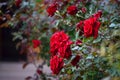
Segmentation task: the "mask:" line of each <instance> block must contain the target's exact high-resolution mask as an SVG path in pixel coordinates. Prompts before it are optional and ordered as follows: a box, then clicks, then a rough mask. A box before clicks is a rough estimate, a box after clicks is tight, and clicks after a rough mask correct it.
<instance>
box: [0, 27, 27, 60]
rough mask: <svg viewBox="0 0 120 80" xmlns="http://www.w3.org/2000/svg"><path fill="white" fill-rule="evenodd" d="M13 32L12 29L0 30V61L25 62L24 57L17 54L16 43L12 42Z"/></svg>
mask: <svg viewBox="0 0 120 80" xmlns="http://www.w3.org/2000/svg"><path fill="white" fill-rule="evenodd" d="M14 31H15V30H14V29H12V28H0V61H21V60H25V58H26V56H25V55H21V54H19V49H16V43H17V42H18V41H12V39H13V35H12V34H11V33H12V32H14Z"/></svg>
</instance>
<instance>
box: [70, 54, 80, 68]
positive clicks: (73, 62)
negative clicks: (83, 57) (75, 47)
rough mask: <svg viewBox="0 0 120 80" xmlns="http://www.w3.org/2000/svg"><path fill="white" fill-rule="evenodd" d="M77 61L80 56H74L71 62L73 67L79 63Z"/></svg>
mask: <svg viewBox="0 0 120 80" xmlns="http://www.w3.org/2000/svg"><path fill="white" fill-rule="evenodd" d="M79 60H80V56H79V55H76V56H75V58H74V59H73V60H72V61H71V64H72V65H73V66H76V65H77V63H78V62H79Z"/></svg>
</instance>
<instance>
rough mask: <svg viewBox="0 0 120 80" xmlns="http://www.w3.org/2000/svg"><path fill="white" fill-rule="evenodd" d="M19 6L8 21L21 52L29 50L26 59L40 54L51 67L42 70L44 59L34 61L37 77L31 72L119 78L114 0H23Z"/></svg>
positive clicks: (75, 78) (82, 79)
mask: <svg viewBox="0 0 120 80" xmlns="http://www.w3.org/2000/svg"><path fill="white" fill-rule="evenodd" d="M28 3H29V4H28ZM19 6H20V8H19V10H18V11H17V12H16V13H15V15H14V16H13V18H12V19H11V20H10V21H9V22H8V23H9V24H10V25H11V26H14V27H15V28H17V30H18V31H16V32H14V33H13V35H14V38H13V40H16V39H19V40H20V42H18V44H19V45H20V47H21V52H22V53H26V54H28V55H30V56H32V60H30V61H29V60H28V61H27V63H26V64H29V63H33V64H34V65H35V64H36V63H35V61H36V60H38V59H36V58H34V57H42V59H44V61H45V62H46V63H48V62H49V64H48V65H50V69H51V70H52V73H51V74H49V75H46V74H45V73H44V72H43V71H42V69H39V68H41V66H42V67H43V65H44V63H43V64H42V65H39V66H38V67H37V70H36V73H37V75H36V77H35V78H33V77H29V78H32V79H33V80H39V79H43V80H48V79H49V77H54V78H55V79H59V80H67V79H68V80H101V79H102V78H104V77H107V76H110V77H111V79H113V80H115V79H117V78H119V76H120V66H119V65H120V63H119V61H120V60H119V57H120V54H119V52H120V40H119V39H120V33H119V31H120V24H119V21H120V17H119V15H120V12H119V7H120V6H119V1H118V0H108V1H106V0H102V1H100V0H99V1H98V0H44V1H43V0H36V1H33V0H29V1H26V0H25V1H24V0H23V1H22V2H21V3H20V5H19ZM38 40H39V41H38ZM40 41H41V42H40ZM48 45H49V46H48ZM32 47H34V48H32ZM35 53H38V55H36V54H35ZM26 64H24V66H26ZM38 74H39V75H38ZM53 74H56V75H53ZM27 79H28V78H27Z"/></svg>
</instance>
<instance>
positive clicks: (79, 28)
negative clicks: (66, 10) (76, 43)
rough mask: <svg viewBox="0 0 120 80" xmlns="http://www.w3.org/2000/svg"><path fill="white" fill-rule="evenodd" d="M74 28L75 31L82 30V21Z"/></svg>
mask: <svg viewBox="0 0 120 80" xmlns="http://www.w3.org/2000/svg"><path fill="white" fill-rule="evenodd" d="M76 28H77V31H78V30H83V21H80V22H79V23H77V25H76Z"/></svg>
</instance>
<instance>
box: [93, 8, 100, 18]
mask: <svg viewBox="0 0 120 80" xmlns="http://www.w3.org/2000/svg"><path fill="white" fill-rule="evenodd" d="M93 16H94V17H95V18H97V19H99V18H100V17H101V16H102V11H101V10H99V11H98V12H97V13H95V14H94V15H93Z"/></svg>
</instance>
